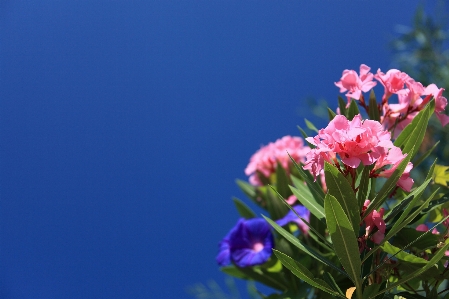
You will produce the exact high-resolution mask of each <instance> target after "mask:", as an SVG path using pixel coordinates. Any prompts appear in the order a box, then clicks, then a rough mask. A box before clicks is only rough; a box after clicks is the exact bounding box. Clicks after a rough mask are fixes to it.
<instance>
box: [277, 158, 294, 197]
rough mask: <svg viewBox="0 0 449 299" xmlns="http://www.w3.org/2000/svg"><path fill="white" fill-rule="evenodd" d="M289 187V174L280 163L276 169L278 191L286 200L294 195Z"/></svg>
mask: <svg viewBox="0 0 449 299" xmlns="http://www.w3.org/2000/svg"><path fill="white" fill-rule="evenodd" d="M288 185H289V180H288V175H287V172H286V171H285V169H284V167H282V165H281V164H280V163H278V165H277V167H276V190H277V192H279V194H281V195H282V196H283V197H284V198H288V197H289V196H290V195H291V194H292V193H291V191H290V188H289V187H288Z"/></svg>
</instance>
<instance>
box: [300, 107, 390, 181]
mask: <svg viewBox="0 0 449 299" xmlns="http://www.w3.org/2000/svg"><path fill="white" fill-rule="evenodd" d="M307 141H308V142H310V143H311V144H313V145H315V146H316V148H315V149H312V150H311V151H310V152H309V153H308V154H307V155H306V158H307V162H306V163H305V166H304V169H308V170H310V171H311V172H312V174H313V175H314V176H315V178H316V177H317V176H318V174H319V173H320V171H321V170H322V169H323V166H324V161H327V162H329V163H333V162H334V160H335V158H336V155H339V156H340V159H341V161H342V162H343V163H344V164H345V165H347V166H349V167H352V168H357V167H358V166H359V164H360V162H362V163H363V165H371V164H373V163H374V162H376V161H377V159H379V157H380V156H381V155H382V154H385V152H388V150H386V148H392V147H394V146H393V143H392V142H391V139H390V133H389V132H387V131H385V130H384V129H383V127H382V125H381V124H380V123H379V122H377V121H374V120H365V121H362V117H361V116H360V114H358V115H356V116H354V118H353V119H352V120H348V119H347V118H346V117H345V116H343V115H337V116H335V117H334V119H333V120H332V121H331V122H330V123H329V125H328V126H327V127H326V128H325V129H321V130H320V131H319V132H318V135H317V136H315V137H313V138H312V137H308V138H307Z"/></svg>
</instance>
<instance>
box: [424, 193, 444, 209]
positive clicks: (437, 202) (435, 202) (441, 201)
mask: <svg viewBox="0 0 449 299" xmlns="http://www.w3.org/2000/svg"><path fill="white" fill-rule="evenodd" d="M448 201H449V193H446V194H444V195H443V196H442V197H441V198H439V199H437V200H433V201H431V202H430V203H429V206H428V207H427V208H425V209H424V210H422V213H423V214H427V213H429V212H430V211H432V210H434V209H435V208H437V207H439V206H441V205H442V204H444V203H446V202H448Z"/></svg>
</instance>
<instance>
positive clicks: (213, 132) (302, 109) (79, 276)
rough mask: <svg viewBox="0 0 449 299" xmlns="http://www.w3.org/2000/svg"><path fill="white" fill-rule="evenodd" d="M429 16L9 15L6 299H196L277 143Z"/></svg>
mask: <svg viewBox="0 0 449 299" xmlns="http://www.w3.org/2000/svg"><path fill="white" fill-rule="evenodd" d="M417 3H418V1H413V0H408V1H387V0H377V1H361V0H359V1H355V0H347V1H342V0H340V1H338V0H332V1H330V0H329V1H326V0H320V1H213V0H207V1H206V0H204V1H195V0H193V1H186V0H182V1H180V0H173V1H70V0H66V1H44V0H42V1H5V0H1V1H0V26H1V32H0V33H1V35H0V103H1V105H0V146H1V155H0V188H1V193H0V195H1V198H0V298H189V296H188V295H187V294H186V292H185V289H186V287H188V286H190V285H193V284H195V283H197V282H203V283H205V282H207V281H208V280H209V279H214V280H216V281H217V282H219V283H220V284H222V285H223V281H224V275H223V274H222V273H221V272H220V271H219V270H218V267H217V266H216V264H215V255H216V253H217V243H218V241H219V240H220V239H221V238H222V237H223V236H224V235H225V234H226V233H227V231H228V230H229V229H230V228H231V227H232V226H233V225H234V224H235V222H236V220H237V218H238V215H237V213H236V211H235V209H234V206H233V204H232V202H231V200H230V199H231V196H233V195H235V196H238V197H241V198H243V195H242V194H241V192H240V191H239V190H238V188H237V186H236V185H235V183H234V180H235V178H241V179H246V178H245V176H244V173H243V169H244V168H245V167H246V165H247V163H248V161H249V158H250V156H251V155H252V154H253V153H254V152H255V151H256V150H257V149H258V148H259V147H260V145H262V144H267V143H268V142H270V141H274V140H276V139H277V138H280V137H282V136H284V135H288V134H290V135H299V132H298V131H297V129H296V125H298V124H299V125H304V122H303V118H304V117H307V118H309V119H311V120H315V121H316V122H317V124H318V125H321V126H323V125H324V122H323V121H321V120H317V118H316V117H314V116H313V115H312V111H311V108H310V107H309V106H308V105H307V104H306V99H307V97H310V96H314V97H315V98H316V99H319V98H325V99H327V100H328V101H329V103H330V105H331V107H332V108H335V106H336V105H335V104H334V103H336V101H335V100H336V96H337V95H338V89H337V88H336V87H335V86H334V82H335V81H338V80H339V79H340V77H341V73H342V71H343V70H344V69H346V68H349V69H356V70H358V67H359V65H360V64H361V63H365V64H368V65H369V66H371V67H372V68H373V71H376V70H377V68H381V69H382V70H383V71H386V70H388V69H389V68H390V67H391V58H392V57H391V55H390V52H389V49H388V47H387V43H388V42H389V41H390V40H391V38H393V36H394V26H395V25H396V24H404V25H410V24H411V20H412V16H413V12H414V11H415V9H416V5H417Z"/></svg>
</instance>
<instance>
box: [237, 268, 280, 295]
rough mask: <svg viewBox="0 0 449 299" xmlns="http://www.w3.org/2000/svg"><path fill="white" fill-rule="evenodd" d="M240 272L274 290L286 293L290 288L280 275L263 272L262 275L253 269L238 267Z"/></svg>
mask: <svg viewBox="0 0 449 299" xmlns="http://www.w3.org/2000/svg"><path fill="white" fill-rule="evenodd" d="M236 268H237V269H238V270H239V271H240V272H242V273H243V274H244V275H245V276H246V277H248V278H250V279H253V280H255V281H259V282H261V283H263V284H265V285H267V286H269V287H272V288H273V289H276V290H280V291H285V290H287V289H288V287H287V286H286V285H285V283H284V281H282V280H281V279H279V278H280V275H278V273H270V272H267V271H262V272H261V273H259V272H257V271H255V269H254V268H252V267H245V268H241V267H236Z"/></svg>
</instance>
